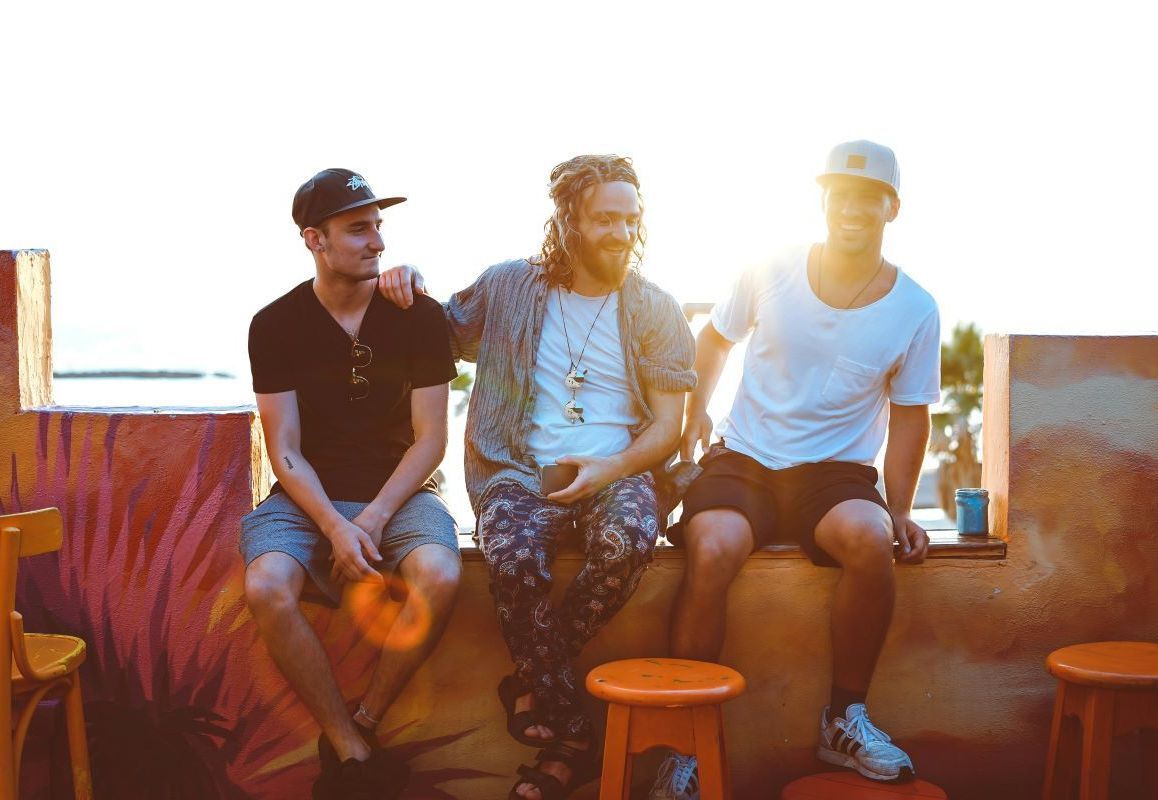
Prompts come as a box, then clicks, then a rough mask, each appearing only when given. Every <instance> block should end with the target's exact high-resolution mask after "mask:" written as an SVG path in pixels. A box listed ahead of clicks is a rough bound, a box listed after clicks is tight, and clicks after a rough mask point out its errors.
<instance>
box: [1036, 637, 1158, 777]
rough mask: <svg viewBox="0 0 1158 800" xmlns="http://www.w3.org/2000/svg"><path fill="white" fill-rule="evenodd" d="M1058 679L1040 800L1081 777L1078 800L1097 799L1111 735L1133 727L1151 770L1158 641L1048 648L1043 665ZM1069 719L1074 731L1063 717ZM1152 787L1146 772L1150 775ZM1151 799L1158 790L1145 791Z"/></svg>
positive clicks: (1157, 711)
mask: <svg viewBox="0 0 1158 800" xmlns="http://www.w3.org/2000/svg"><path fill="white" fill-rule="evenodd" d="M1045 664H1046V669H1048V670H1049V672H1050V674H1051V675H1053V676H1054V677H1055V678H1057V681H1058V683H1057V695H1056V696H1055V699H1054V707H1053V725H1052V726H1051V727H1050V734H1049V755H1048V756H1047V759H1046V767H1045V784H1044V786H1043V787H1042V797H1044V798H1046V799H1047V800H1054V798H1066V797H1069V794H1070V789H1071V785H1072V783H1073V780H1074V778H1075V777H1076V776H1077V775H1076V774H1077V773H1080V776H1081V779H1080V786H1081V800H1104V798H1106V797H1107V796H1108V795H1109V787H1110V751H1111V746H1112V745H1113V742H1114V737H1115V736H1120V735H1122V734H1126V733H1131V732H1133V731H1136V730H1139V729H1149V731H1145V730H1144V731H1143V733H1144V734H1145V733H1150V735H1149V736H1145V735H1144V736H1143V738H1142V742H1143V746H1144V748H1145V749H1147V750H1149V751H1150V752H1149V753H1146V752H1143V763H1144V767H1145V768H1149V769H1150V770H1151V772H1153V771H1154V770H1153V768H1154V762H1155V761H1156V760H1158V746H1156V745H1155V739H1156V738H1158V737H1155V736H1154V735H1153V733H1152V732H1153V731H1158V644H1153V643H1151V642H1092V643H1089V644H1075V645H1071V646H1070V647H1063V648H1061V649H1060V650H1054V651H1053V652H1052V653H1050V654H1049V656H1048V657H1047V658H1046V661H1045ZM1071 716H1072V717H1076V718H1077V721H1078V722H1079V723H1080V738H1079V726H1078V725H1075V724H1073V721H1072V720H1067V719H1066V718H1067V717H1071ZM1149 778H1150V781H1149V782H1153V778H1154V776H1153V775H1150V776H1149ZM1149 791H1150V794H1147V795H1139V797H1142V796H1147V797H1151V796H1158V786H1154V785H1152V786H1150V787H1149Z"/></svg>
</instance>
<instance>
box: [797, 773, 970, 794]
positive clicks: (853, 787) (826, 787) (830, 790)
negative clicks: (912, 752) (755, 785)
mask: <svg viewBox="0 0 1158 800" xmlns="http://www.w3.org/2000/svg"><path fill="white" fill-rule="evenodd" d="M897 797H910V798H919V799H920V800H946V798H947V797H948V795H947V794H945V791H944V790H943V789H941V788H939V787H937V786H934V785H933V784H931V783H929V782H928V781H923V780H920V779H919V778H914V779H913V780H911V781H905V782H904V783H881V782H880V781H870V780H869V779H868V778H865V777H862V776H861V775H858V774H857V773H855V772H822V773H820V774H819V775H808V776H807V777H804V778H800V779H798V780H794V781H792V783H790V784H788V785H787V786H785V787H784V791H783V792H781V793H780V800H890V799H891V798H897Z"/></svg>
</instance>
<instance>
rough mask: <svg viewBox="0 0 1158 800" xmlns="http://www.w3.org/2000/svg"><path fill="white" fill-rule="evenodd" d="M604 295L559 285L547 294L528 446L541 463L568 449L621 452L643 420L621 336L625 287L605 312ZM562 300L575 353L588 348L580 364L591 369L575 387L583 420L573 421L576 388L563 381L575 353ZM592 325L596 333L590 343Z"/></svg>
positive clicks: (583, 453) (585, 452)
mask: <svg viewBox="0 0 1158 800" xmlns="http://www.w3.org/2000/svg"><path fill="white" fill-rule="evenodd" d="M603 299H604V298H603V297H585V296H584V295H581V294H577V293H575V292H571V291H567V290H566V289H557V288H556V289H551V290H550V293H549V295H548V297H547V313H546V314H545V316H544V319H543V334H542V336H541V337H540V339H539V350H538V354H537V355H536V357H535V411H534V413H533V414H532V416H531V431H530V434H529V435H528V437H527V452H529V453H530V454H531V455H532V456H533V457H534V459H535V460H536V461H537V462H538V463H539V464H540V465H543V464H553V463H555V461H556V459H558V458H560V457H562V456H567V455H572V456H611V455H615V454H616V453H619V452H621V451H623V450H626V449H627V447H628V446H629V445H630V444H631V426H633V425H635V424H636V423H638V422H639V421H640V420H639V419H638V415H636V414H634V413H633V412H632V403H631V387H630V386H628V383H627V369H626V368H625V366H624V362H623V346H622V344H621V342H620V340H619V292H613V293H612V294H611V296H610V297H608V298H607V305H606V306H604V308H603V311H602V313H600V311H599V307H600V306H602V305H603ZM560 302H562V306H563V314H566V322H567V334H566V335H567V337H569V339H570V342H571V353H572V355H573V356H574V358H575V359H576V360H579V353H580V351H583V358H582V360H581V362H580V364H579V368H580V369H581V370H587V380H586V382H585V383H584V384H583V386H582V387H581V388H580V389H578V390H577V391H576V392H575V397H576V399H577V400H578V401H579V402H580V403H582V405H583V419H584V421H583V422H574V423H573V422H569V421H568V420H567V417H566V415H565V414H564V413H563V404H564V403H566V402H567V401H568V400H570V399H571V391H570V390H569V389H568V388H567V387H566V386H565V385H564V383H563V380H564V378H566V376H567V372H568V371H569V370H570V366H571V358H570V357H569V356H568V355H567V339H565V338H564V333H563V316H562V314H561V313H560V310H559V306H560ZM596 316H598V320H596ZM593 323H594V326H595V327H594V328H592V324H593ZM588 330H590V331H591V338H590V339H589V340H588V342H587V347H586V349H584V348H583V339H584V338H585V337H586V336H587V331H588Z"/></svg>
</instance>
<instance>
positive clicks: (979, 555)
mask: <svg viewBox="0 0 1158 800" xmlns="http://www.w3.org/2000/svg"><path fill="white" fill-rule="evenodd" d="M458 548H459V551H460V552H461V553H462V560H463V561H482V560H483V554H482V551H481V550H479V549H478V547H477V546H476V545H475V543H474V539H472V538H471V536H470V535H469V534H465V535H459V537H458ZM558 557H559V558H563V559H581V558H582V557H583V553H582V552H581V551H580V550H579V549H578V547H576V546H575V545H574V543H572V542H568V543H565V544H563V545H562V546H561V547H560V548H559V555H558ZM655 557H656V558H657V559H664V560H680V559H682V558H683V557H684V556H683V548H681V547H673V546H672V545H665V544H661V545H659V546H658V547H657V548H656V549H655ZM928 557H929V558H931V559H933V558H938V559H940V558H959V559H983V560H988V561H997V560H1000V559H1003V558H1005V541H1004V540H1002V539H998V538H996V537H994V536H961V535H960V534H958V533H957V531H955V530H947V531H929V556H928ZM750 558H754V559H767V558H799V559H801V560H807V556H805V555H804V553H803V552H801V550H800V548H799V547H798V546H796V545H794V544H774V545H769V546H768V547H762V548H760V549H759V550H757V551H756V552H755V553H753V554H752V555H751V556H750Z"/></svg>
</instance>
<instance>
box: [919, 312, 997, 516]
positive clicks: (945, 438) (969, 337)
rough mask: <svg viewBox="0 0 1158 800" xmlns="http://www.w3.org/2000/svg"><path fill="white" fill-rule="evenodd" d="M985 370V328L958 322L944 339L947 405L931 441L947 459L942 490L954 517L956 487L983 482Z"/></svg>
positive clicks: (937, 418) (941, 477)
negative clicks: (980, 439) (980, 445)
mask: <svg viewBox="0 0 1158 800" xmlns="http://www.w3.org/2000/svg"><path fill="white" fill-rule="evenodd" d="M983 374H984V347H983V345H982V342H981V331H980V330H978V328H977V326H976V325H974V324H973V323H972V322H968V323H958V324H957V325H956V326H954V328H953V333H952V335H951V336H950V338H949V341H948V342H942V344H941V393H942V397H941V410H940V411H938V412H936V413H934V414H933V434H932V441H931V442H930V449H931V450H932V451H933V452H934V453H936V454H937V457H938V458H939V459H940V461H941V468H940V470H939V472H938V481H937V493H938V496H939V497H940V501H941V507H942V508H943V509H944V510H945V513H946V514H948V515H949V517H950V518H951V519H955V518H956V516H957V504H956V503H955V502H954V499H953V492H954V490H956V489H957V488H959V487H962V486H979V485H980V483H981V462H980V460H979V459H978V452H977V434H978V433H979V432H980V430H981V423H980V419H979V415H980V411H981V397H982V377H983Z"/></svg>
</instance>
